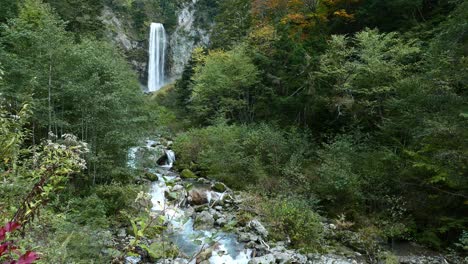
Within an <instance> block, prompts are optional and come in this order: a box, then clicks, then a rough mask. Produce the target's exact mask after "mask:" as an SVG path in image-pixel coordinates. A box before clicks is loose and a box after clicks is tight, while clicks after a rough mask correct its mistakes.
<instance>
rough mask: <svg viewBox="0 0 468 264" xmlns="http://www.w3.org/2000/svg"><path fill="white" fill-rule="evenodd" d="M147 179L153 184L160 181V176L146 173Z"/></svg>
mask: <svg viewBox="0 0 468 264" xmlns="http://www.w3.org/2000/svg"><path fill="white" fill-rule="evenodd" d="M145 178H146V179H148V180H149V181H152V182H154V181H158V180H159V178H158V175H156V174H154V173H151V172H145Z"/></svg>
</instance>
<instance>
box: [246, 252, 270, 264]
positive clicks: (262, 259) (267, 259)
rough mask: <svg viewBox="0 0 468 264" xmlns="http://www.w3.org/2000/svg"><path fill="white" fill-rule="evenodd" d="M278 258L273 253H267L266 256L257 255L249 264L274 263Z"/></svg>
mask: <svg viewBox="0 0 468 264" xmlns="http://www.w3.org/2000/svg"><path fill="white" fill-rule="evenodd" d="M274 263H276V259H275V257H274V256H273V254H267V255H265V256H261V257H256V258H253V259H251V260H250V261H249V264H274Z"/></svg>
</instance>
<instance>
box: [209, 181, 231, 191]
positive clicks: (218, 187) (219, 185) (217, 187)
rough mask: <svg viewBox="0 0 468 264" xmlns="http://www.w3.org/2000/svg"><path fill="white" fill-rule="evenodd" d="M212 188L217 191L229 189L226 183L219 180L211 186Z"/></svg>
mask: <svg viewBox="0 0 468 264" xmlns="http://www.w3.org/2000/svg"><path fill="white" fill-rule="evenodd" d="M211 189H212V190H214V191H216V192H225V191H226V190H227V187H226V185H224V183H221V182H217V183H215V184H213V185H212V186H211Z"/></svg>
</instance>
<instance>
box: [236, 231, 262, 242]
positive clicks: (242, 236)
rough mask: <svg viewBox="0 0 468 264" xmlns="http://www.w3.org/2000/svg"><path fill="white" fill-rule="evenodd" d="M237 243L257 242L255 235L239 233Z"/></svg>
mask: <svg viewBox="0 0 468 264" xmlns="http://www.w3.org/2000/svg"><path fill="white" fill-rule="evenodd" d="M239 241H240V242H250V241H254V242H257V241H258V236H257V235H255V234H252V233H240V234H239Z"/></svg>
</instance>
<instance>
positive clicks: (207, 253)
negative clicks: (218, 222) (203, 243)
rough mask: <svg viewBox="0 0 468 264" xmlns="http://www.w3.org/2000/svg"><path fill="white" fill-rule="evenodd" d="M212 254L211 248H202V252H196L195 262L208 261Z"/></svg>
mask: <svg viewBox="0 0 468 264" xmlns="http://www.w3.org/2000/svg"><path fill="white" fill-rule="evenodd" d="M212 255H213V248H211V247H209V248H207V249H205V250H203V251H202V252H200V254H198V256H197V260H196V263H203V262H205V261H208V260H209V259H210V258H211V256H212ZM208 263H209V262H208Z"/></svg>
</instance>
